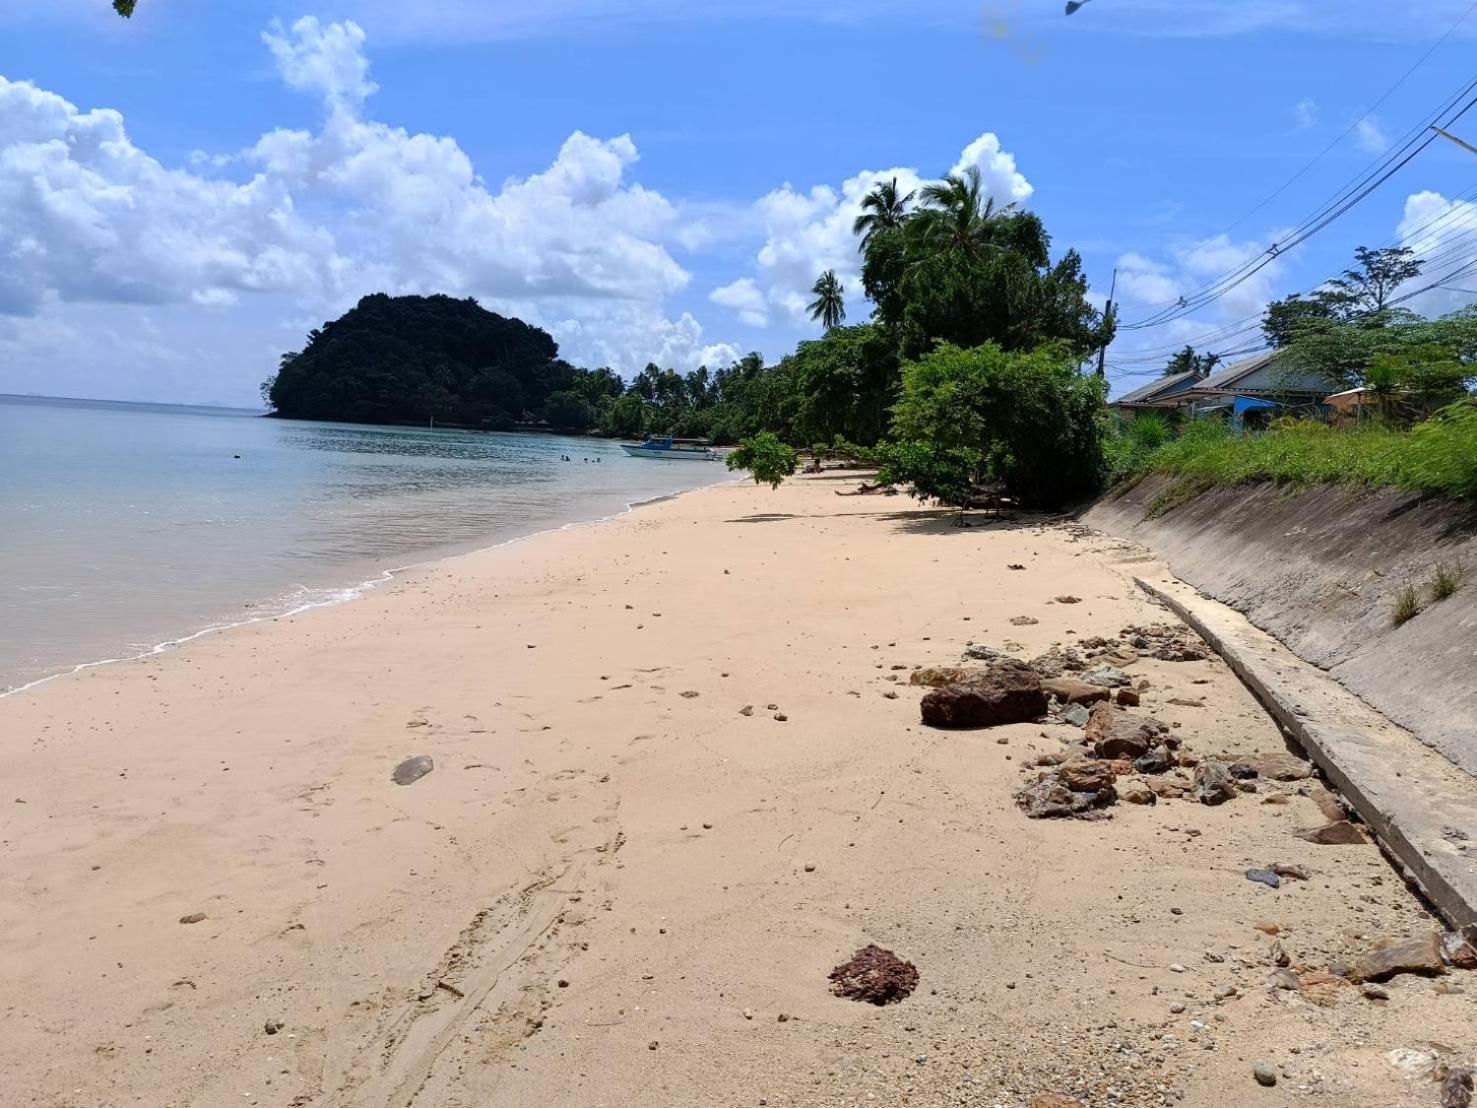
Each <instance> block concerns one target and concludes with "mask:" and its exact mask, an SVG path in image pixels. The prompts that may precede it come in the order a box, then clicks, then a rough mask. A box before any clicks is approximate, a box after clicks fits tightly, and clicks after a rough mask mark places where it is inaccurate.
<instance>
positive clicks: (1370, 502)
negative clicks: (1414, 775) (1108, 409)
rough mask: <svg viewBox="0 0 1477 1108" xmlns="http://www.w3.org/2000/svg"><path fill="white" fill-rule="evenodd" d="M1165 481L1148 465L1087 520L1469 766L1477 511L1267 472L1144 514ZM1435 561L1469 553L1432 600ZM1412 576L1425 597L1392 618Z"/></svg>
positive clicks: (1476, 698)
mask: <svg viewBox="0 0 1477 1108" xmlns="http://www.w3.org/2000/svg"><path fill="white" fill-rule="evenodd" d="M1170 483H1171V482H1170V479H1167V478H1163V477H1151V478H1149V479H1147V480H1145V481H1142V482H1140V483H1139V484H1138V485H1137V486H1136V487H1134V488H1132V489H1130V490H1129V491H1128V492H1126V493H1124V494H1122V495H1120V496H1116V497H1114V496H1109V497H1106V498H1104V499H1103V500H1101V501H1100V502H1099V503H1098V504H1096V505H1095V506H1094V507H1093V508H1092V509H1091V510H1090V511H1088V513H1087V514H1086V516H1085V517H1084V522H1085V523H1087V524H1088V525H1089V526H1091V527H1094V528H1097V529H1098V530H1101V531H1105V532H1107V533H1108V534H1112V535H1117V536H1120V537H1122V538H1127V539H1132V540H1134V541H1136V542H1139V543H1141V544H1143V545H1144V546H1147V547H1149V548H1150V549H1151V550H1153V551H1154V552H1155V553H1156V554H1158V555H1159V557H1161V558H1162V559H1164V560H1165V561H1166V562H1167V563H1168V565H1169V568H1170V571H1171V572H1172V573H1173V574H1174V575H1175V576H1176V577H1179V578H1180V579H1181V580H1183V581H1186V582H1188V583H1190V584H1191V585H1194V586H1195V587H1196V588H1197V589H1199V590H1200V591H1201V592H1203V593H1205V594H1206V595H1208V596H1211V597H1214V598H1215V599H1217V600H1219V601H1221V602H1222V603H1224V604H1227V605H1229V606H1231V607H1233V608H1235V609H1236V610H1238V611H1240V612H1242V613H1244V614H1245V615H1246V616H1247V618H1248V619H1250V621H1251V622H1252V623H1254V624H1255V625H1256V626H1258V627H1260V628H1262V629H1263V630H1265V631H1268V632H1270V633H1271V634H1273V635H1274V636H1276V637H1277V638H1278V639H1280V640H1281V641H1282V642H1283V643H1284V644H1285V645H1287V646H1288V647H1289V648H1290V649H1291V650H1292V651H1293V652H1294V653H1296V654H1297V655H1298V656H1299V657H1301V658H1303V659H1304V660H1306V661H1308V662H1311V663H1313V664H1314V665H1316V666H1318V667H1320V668H1322V669H1324V670H1327V671H1328V672H1329V673H1330V674H1331V675H1332V676H1334V677H1335V678H1337V679H1338V680H1339V682H1340V683H1342V684H1343V685H1344V686H1345V687H1346V688H1348V689H1349V690H1350V691H1351V692H1353V693H1355V694H1357V695H1358V696H1360V697H1361V698H1362V699H1364V700H1365V701H1366V702H1368V703H1369V704H1371V705H1372V706H1374V707H1375V708H1377V709H1378V710H1379V711H1381V712H1383V713H1384V714H1385V715H1386V716H1388V717H1389V718H1390V719H1392V720H1394V721H1395V722H1396V723H1398V724H1399V725H1400V726H1402V727H1404V728H1405V729H1406V730H1408V731H1410V732H1412V733H1413V734H1415V735H1416V736H1418V737H1419V738H1420V739H1421V740H1422V741H1424V742H1425V743H1427V744H1428V745H1429V746H1431V747H1433V748H1435V749H1436V750H1439V751H1440V752H1441V753H1442V754H1444V755H1446V757H1447V758H1449V759H1451V760H1452V761H1453V762H1454V763H1456V764H1457V765H1459V766H1461V767H1462V768H1463V769H1465V770H1466V771H1467V772H1468V773H1472V774H1477V510H1466V511H1463V510H1461V509H1458V508H1456V507H1454V506H1453V505H1452V504H1451V503H1450V502H1447V501H1441V500H1436V499H1429V498H1422V497H1419V496H1415V495H1412V494H1409V493H1402V492H1396V491H1391V490H1378V491H1370V490H1362V489H1356V488H1352V487H1347V486H1317V487H1313V488H1309V489H1304V490H1301V491H1295V492H1294V491H1289V490H1287V489H1285V488H1278V487H1276V486H1273V485H1267V484H1263V485H1249V486H1242V487H1239V488H1218V489H1212V490H1211V491H1209V492H1206V493H1203V494H1202V495H1200V496H1198V497H1196V498H1195V499H1193V500H1191V501H1189V502H1188V503H1186V504H1182V505H1181V506H1179V507H1178V508H1175V509H1172V510H1171V511H1169V512H1167V513H1166V514H1164V515H1162V516H1160V517H1159V518H1157V519H1152V520H1146V519H1145V518H1144V514H1145V509H1146V506H1147V505H1148V504H1149V503H1150V502H1151V501H1152V500H1153V499H1154V497H1155V496H1156V495H1158V493H1159V492H1161V491H1162V490H1163V489H1164V488H1166V487H1167V486H1168V485H1169V484H1170ZM1442 562H1445V563H1447V564H1460V565H1462V566H1464V567H1465V570H1466V579H1465V583H1464V584H1463V586H1462V587H1461V588H1460V589H1458V590H1457V592H1456V594H1455V595H1453V596H1451V597H1449V598H1447V599H1446V600H1442V601H1440V602H1437V603H1430V601H1429V599H1428V597H1427V595H1426V594H1427V593H1428V590H1427V588H1426V584H1427V582H1429V580H1430V578H1431V574H1432V570H1433V569H1434V567H1435V566H1436V565H1437V564H1438V563H1442ZM1407 583H1409V584H1413V585H1415V586H1416V587H1417V588H1418V589H1419V590H1420V591H1421V593H1422V598H1423V601H1425V602H1426V603H1427V605H1428V606H1427V607H1426V608H1425V609H1424V610H1423V611H1422V612H1421V613H1420V614H1419V615H1417V616H1416V617H1415V618H1414V619H1412V620H1410V621H1409V622H1407V623H1405V624H1403V625H1402V626H1400V627H1396V626H1394V624H1393V622H1392V619H1391V612H1392V610H1393V607H1394V602H1395V594H1396V591H1397V590H1398V589H1399V588H1400V587H1401V586H1402V585H1404V584H1407Z"/></svg>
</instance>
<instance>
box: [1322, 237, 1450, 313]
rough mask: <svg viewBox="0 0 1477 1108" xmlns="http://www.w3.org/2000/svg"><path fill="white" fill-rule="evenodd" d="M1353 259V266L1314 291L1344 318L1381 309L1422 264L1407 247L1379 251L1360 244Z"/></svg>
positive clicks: (1418, 271)
mask: <svg viewBox="0 0 1477 1108" xmlns="http://www.w3.org/2000/svg"><path fill="white" fill-rule="evenodd" d="M1354 260H1355V262H1356V264H1355V266H1353V267H1352V268H1350V269H1346V270H1344V272H1343V273H1342V274H1341V275H1340V276H1338V277H1335V278H1334V279H1333V280H1332V281H1329V282H1328V284H1327V286H1325V288H1324V289H1322V290H1320V292H1319V293H1317V294H1315V295H1317V296H1319V297H1321V298H1322V299H1323V300H1324V302H1325V303H1327V304H1328V305H1329V306H1330V307H1332V308H1333V309H1334V310H1335V311H1338V312H1339V313H1340V314H1341V315H1343V316H1344V317H1345V318H1347V317H1348V316H1350V315H1366V314H1369V313H1371V312H1382V311H1384V310H1385V307H1386V306H1387V305H1388V304H1389V302H1390V298H1391V297H1392V296H1393V295H1394V293H1395V290H1396V289H1398V288H1399V287H1400V286H1401V285H1402V284H1404V283H1405V282H1406V281H1409V280H1410V279H1411V278H1412V277H1418V276H1419V275H1420V272H1421V270H1422V269H1423V268H1424V266H1425V263H1424V262H1422V261H1421V260H1420V259H1419V258H1417V257H1416V256H1415V251H1414V250H1413V249H1411V248H1410V247H1409V246H1385V247H1381V248H1380V249H1378V250H1371V249H1369V247H1367V246H1360V247H1357V248H1356V249H1355V250H1354Z"/></svg>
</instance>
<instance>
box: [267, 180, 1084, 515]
mask: <svg viewBox="0 0 1477 1108" xmlns="http://www.w3.org/2000/svg"><path fill="white" fill-rule="evenodd" d="M855 231H856V237H857V246H858V250H859V252H860V255H861V259H860V260H861V280H860V285H861V287H860V288H859V289H847V288H845V287H844V286H843V282H842V281H841V280H840V279H839V278H838V277H837V275H836V274H835V273H834V272H832V271H827V272H826V273H824V274H822V275H820V277H819V278H818V280H817V281H816V285H815V288H814V290H813V293H814V296H815V300H814V302H813V303H812V304H811V305H810V310H811V313H812V315H813V316H814V317H815V318H816V319H817V320H818V321H819V322H821V323H822V325H823V326H824V327H825V331H824V333H823V334H822V335H821V337H819V338H816V339H813V340H808V341H805V342H802V343H800V344H799V346H798V347H797V348H796V349H795V350H794V351H793V352H792V353H790V354H788V355H786V356H784V357H782V358H780V359H779V360H778V361H777V362H776V363H774V364H766V363H765V360H764V359H763V358H762V357H761V356H760V355H758V354H750V355H747V356H746V357H744V358H741V359H740V360H739V361H737V362H735V363H734V364H733V365H730V366H724V367H721V368H716V369H710V368H708V367H702V368H699V369H696V370H693V371H692V372H689V373H686V374H682V373H678V372H676V371H674V370H672V369H668V368H662V367H659V366H655V365H648V366H647V367H646V368H645V369H644V370H642V371H641V372H640V373H639V374H637V375H636V376H635V377H634V378H633V379H632V380H631V381H629V382H626V381H623V380H622V379H621V377H620V375H619V374H617V373H615V372H613V371H611V370H610V369H605V368H597V369H586V368H581V367H576V366H573V365H570V364H569V363H568V362H566V361H564V360H563V359H561V358H560V357H559V349H558V345H557V343H555V341H554V340H553V338H552V337H551V336H549V335H548V334H547V333H546V332H544V331H542V330H540V329H539V328H537V327H532V326H529V325H528V324H525V323H522V322H521V321H519V320H516V319H507V318H504V317H502V316H500V315H497V314H496V313H494V312H490V311H487V310H486V309H484V308H482V307H481V306H480V305H478V304H477V303H476V302H475V301H473V300H457V299H453V298H451V297H447V296H401V297H390V296H387V295H384V294H380V293H377V294H374V295H371V296H366V297H364V298H363V299H362V300H361V301H360V302H359V303H358V304H357V305H356V306H355V307H354V308H353V309H351V310H350V311H349V312H347V313H345V314H344V315H343V316H342V317H340V318H339V319H337V320H334V321H332V322H330V323H325V324H324V325H323V326H322V327H321V328H318V329H316V330H314V331H313V332H312V333H311V334H310V335H309V336H308V340H307V343H306V344H305V345H304V347H303V349H302V350H301V351H297V352H293V353H289V354H285V355H283V357H282V359H281V363H280V365H279V366H278V370H277V373H276V374H275V375H274V376H273V377H272V378H271V379H269V380H268V381H266V382H265V383H264V384H263V386H262V391H263V397H264V399H266V400H267V402H268V403H270V404H271V405H272V407H273V408H274V409H275V410H276V413H277V414H278V415H281V416H284V417H288V418H303V419H336V420H349V421H361V422H376V423H379V422H389V423H425V422H428V421H430V420H434V421H436V422H437V423H439V424H456V425H461V426H468V427H485V428H489V429H496V428H507V427H512V426H515V425H522V424H530V423H531V424H536V425H545V426H548V427H550V428H553V429H558V430H567V431H598V432H601V433H605V434H612V435H622V436H637V435H643V434H676V435H683V436H700V437H705V438H710V439H712V440H713V441H714V442H717V443H736V442H739V441H741V440H745V439H751V438H753V437H754V436H757V435H759V434H761V433H765V432H767V433H769V434H770V435H773V436H774V438H775V439H776V440H778V441H779V442H780V443H784V444H788V445H792V446H805V447H809V446H810V445H811V444H814V443H827V444H830V443H834V442H836V441H837V440H840V441H842V442H844V443H846V444H850V445H851V447H853V448H855V449H860V450H870V449H872V448H876V447H878V446H885V448H886V459H885V460H886V463H887V466H888V467H889V471H890V472H891V474H892V475H893V476H894V477H895V478H896V479H898V480H900V481H909V482H911V483H915V484H917V485H918V487H919V489H920V491H923V492H929V491H930V490H935V491H937V492H938V493H939V494H941V495H942V494H943V493H944V492H945V491H946V486H950V485H951V483H952V484H961V483H962V484H963V485H967V486H977V485H980V484H983V483H990V482H1003V483H1005V484H1007V485H1009V486H1010V487H1011V488H1012V489H1013V490H1014V491H1015V492H1016V493H1017V495H1021V496H1024V497H1025V498H1026V499H1028V500H1039V501H1041V502H1047V501H1059V500H1061V499H1063V498H1070V497H1071V496H1074V495H1082V494H1084V493H1086V492H1090V491H1091V490H1092V489H1093V488H1095V487H1096V485H1097V483H1098V482H1099V481H1100V480H1101V479H1102V477H1103V475H1104V472H1105V471H1104V468H1103V463H1102V450H1101V445H1100V437H1101V434H1102V403H1103V400H1104V395H1105V393H1104V386H1103V383H1102V382H1101V381H1100V380H1099V379H1098V378H1096V377H1095V376H1091V375H1083V374H1082V373H1080V372H1079V366H1080V365H1081V363H1082V362H1083V361H1084V360H1085V359H1087V358H1088V356H1089V355H1091V354H1092V353H1093V352H1094V351H1096V350H1098V349H1099V348H1100V347H1102V346H1103V345H1104V344H1105V343H1107V342H1108V341H1109V340H1110V339H1111V338H1112V333H1113V321H1112V320H1111V318H1104V316H1103V314H1102V313H1101V312H1099V311H1098V310H1097V309H1096V308H1095V307H1094V306H1093V305H1092V304H1091V303H1090V302H1089V300H1088V297H1087V279H1086V277H1085V275H1084V274H1083V272H1082V263H1081V259H1080V258H1079V257H1078V255H1077V254H1076V252H1075V251H1071V250H1069V251H1067V252H1065V253H1064V254H1062V255H1061V256H1060V257H1059V258H1057V259H1056V260H1054V261H1053V259H1052V256H1051V239H1050V236H1049V235H1048V234H1047V232H1046V228H1045V226H1044V225H1043V224H1042V222H1041V220H1040V218H1039V217H1038V216H1036V215H1035V214H1034V213H1032V212H1029V211H1024V210H1020V209H1018V208H1016V207H1014V206H1013V205H1007V206H1004V207H999V206H997V205H996V204H995V203H994V202H993V200H991V199H990V198H989V197H988V195H987V194H986V192H985V189H984V187H983V185H982V182H981V179H980V177H979V174H978V173H977V172H975V171H973V170H971V171H968V172H965V173H963V174H959V175H954V176H950V177H947V178H945V179H944V180H942V181H940V182H937V183H936V184H933V185H929V186H927V187H925V188H923V189H921V190H919V191H918V193H917V194H914V193H907V194H902V193H901V192H900V191H899V189H898V187H897V183H896V182H895V181H879V182H878V183H877V185H876V187H875V188H874V190H873V191H872V192H871V193H870V194H869V195H868V196H867V198H866V200H865V203H864V205H863V210H862V214H861V216H859V217H858V219H857V221H856V226H855ZM848 295H850V296H852V297H853V298H856V297H858V296H860V297H861V298H863V299H865V301H867V302H868V303H869V305H870V309H871V311H870V316H871V318H870V319H869V320H868V321H867V322H864V323H853V324H846V323H845V322H844V321H845V319H846V317H847V311H846V298H847V297H848ZM852 314H853V316H855V315H857V314H859V313H858V312H857V311H856V310H855V307H854V308H853V312H852ZM766 441H767V440H766ZM945 471H947V472H945Z"/></svg>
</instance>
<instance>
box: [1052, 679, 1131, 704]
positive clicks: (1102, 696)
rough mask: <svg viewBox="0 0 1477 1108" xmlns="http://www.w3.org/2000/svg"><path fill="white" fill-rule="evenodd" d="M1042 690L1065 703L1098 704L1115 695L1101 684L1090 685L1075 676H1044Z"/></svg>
mask: <svg viewBox="0 0 1477 1108" xmlns="http://www.w3.org/2000/svg"><path fill="white" fill-rule="evenodd" d="M1041 691H1042V692H1044V693H1045V694H1046V695H1047V696H1054V697H1056V698H1057V699H1058V700H1060V701H1061V702H1062V703H1063V704H1096V703H1097V702H1098V701H1100V700H1107V699H1108V697H1110V696H1112V695H1113V690H1111V689H1105V688H1103V687H1102V686H1101V685H1089V684H1088V683H1087V682H1086V681H1078V680H1077V679H1076V678H1074V677H1047V678H1044V679H1043V680H1042V682H1041ZM1119 691H1120V692H1121V691H1122V690H1121V689H1120V690H1119Z"/></svg>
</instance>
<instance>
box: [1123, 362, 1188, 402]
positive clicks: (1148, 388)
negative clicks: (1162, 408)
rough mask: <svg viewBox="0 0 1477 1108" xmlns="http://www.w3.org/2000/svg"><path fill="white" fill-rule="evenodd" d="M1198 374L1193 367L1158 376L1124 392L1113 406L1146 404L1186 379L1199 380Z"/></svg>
mask: <svg viewBox="0 0 1477 1108" xmlns="http://www.w3.org/2000/svg"><path fill="white" fill-rule="evenodd" d="M1199 377H1200V375H1199V374H1198V373H1196V372H1195V371H1194V370H1193V369H1187V370H1185V371H1184V372H1183V373H1171V374H1169V375H1168V376H1166V377H1160V378H1158V379H1156V380H1153V381H1150V382H1149V383H1148V384H1147V385H1140V386H1139V387H1138V388H1136V389H1134V390H1133V391H1132V392H1129V393H1124V395H1122V396H1120V397H1119V398H1118V399H1117V400H1115V401H1113V406H1115V407H1119V406H1121V407H1133V406H1136V405H1143V404H1147V403H1149V402H1150V401H1152V400H1154V399H1155V398H1156V397H1158V396H1159V395H1161V394H1162V393H1166V392H1169V391H1171V390H1173V389H1175V388H1176V387H1178V386H1179V385H1181V384H1183V383H1185V382H1187V381H1196V380H1199Z"/></svg>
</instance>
